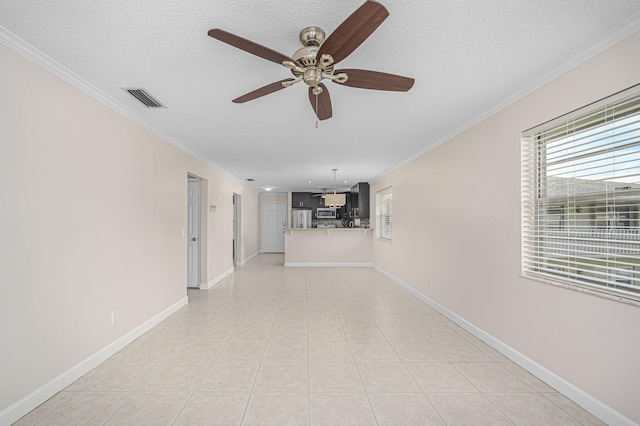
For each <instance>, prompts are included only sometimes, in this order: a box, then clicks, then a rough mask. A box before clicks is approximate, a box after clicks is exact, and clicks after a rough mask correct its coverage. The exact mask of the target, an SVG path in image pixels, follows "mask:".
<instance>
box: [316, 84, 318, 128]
mask: <svg viewBox="0 0 640 426" xmlns="http://www.w3.org/2000/svg"><path fill="white" fill-rule="evenodd" d="M317 128H318V94H317V93H316V129H317Z"/></svg>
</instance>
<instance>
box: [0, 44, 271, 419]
mask: <svg viewBox="0 0 640 426" xmlns="http://www.w3.org/2000/svg"><path fill="white" fill-rule="evenodd" d="M0 64H2V66H1V67H0V77H1V78H0V93H1V94H2V95H1V96H0V194H1V197H2V208H1V209H0V235H1V240H0V259H1V265H0V284H1V288H0V347H1V348H2V349H1V350H0V424H7V423H8V422H10V420H11V419H12V416H13V417H15V416H16V415H17V414H18V413H19V412H21V411H23V410H25V409H28V408H33V406H31V407H30V405H33V404H34V403H37V402H42V401H43V400H44V399H46V398H47V397H48V396H51V395H53V393H55V392H56V391H57V390H60V389H59V386H61V384H63V383H64V380H63V379H61V377H66V378H69V377H71V376H72V375H73V374H75V373H73V372H74V371H75V372H76V373H77V371H79V370H78V368H79V367H78V366H80V365H86V360H87V359H89V357H93V358H91V359H93V360H95V359H96V358H95V356H96V354H98V353H102V352H101V351H103V350H104V348H105V347H113V344H114V342H122V339H126V338H127V336H131V334H128V333H135V330H136V329H137V328H139V327H142V326H144V325H145V324H149V322H150V321H153V320H154V319H157V318H158V317H159V316H161V315H163V314H167V313H168V312H170V311H171V310H172V309H176V308H177V307H179V306H181V305H182V304H184V303H186V301H187V299H186V295H187V291H186V240H185V238H184V237H183V235H182V232H183V230H184V229H185V228H186V224H187V215H186V211H187V209H186V203H187V195H186V194H187V175H188V174H189V173H192V174H194V175H197V176H199V177H201V178H203V179H205V180H206V184H207V185H206V188H207V190H206V191H205V194H204V196H205V200H203V202H204V203H205V205H207V204H215V205H217V209H216V211H215V212H209V213H207V214H206V215H205V221H204V225H205V226H206V229H207V235H206V238H205V240H206V241H203V244H204V248H205V249H206V253H207V257H206V262H207V267H206V268H205V269H206V276H204V277H202V281H204V282H210V281H213V280H215V279H216V277H218V276H220V275H222V274H224V273H225V272H226V271H228V270H229V269H230V268H231V267H232V249H231V245H232V239H231V238H232V212H233V206H232V194H233V193H234V192H236V193H239V194H241V195H242V200H243V209H242V223H243V226H244V227H245V230H244V232H243V235H244V237H245V240H244V241H243V248H244V251H243V253H242V256H243V257H249V256H250V255H251V254H252V253H255V252H256V251H257V250H258V239H257V236H258V219H257V218H258V194H257V193H255V192H254V191H251V190H250V189H248V188H247V187H245V186H243V185H241V184H240V183H239V182H237V181H235V180H233V179H231V178H229V177H228V176H227V175H225V174H224V173H221V172H220V171H218V170H216V169H214V168H212V167H210V166H209V165H207V164H204V163H203V162H201V161H199V160H197V159H195V158H194V157H191V156H190V155H188V154H186V153H185V152H183V151H181V150H180V149H178V148H176V147H175V146H174V145H171V144H170V143H168V142H167V141H165V140H163V139H161V138H160V137H158V136H156V135H155V134H153V133H151V132H150V131H148V130H146V129H145V128H143V127H141V126H140V125H138V124H136V123H134V122H132V121H131V120H129V119H127V118H125V117H124V116H122V115H120V114H119V113H117V112H115V111H114V110H112V109H110V108H108V107H106V106H105V105H103V104H102V103H100V102H98V101H96V100H95V99H93V98H91V97H89V96H88V95H87V94H85V93H84V92H81V91H80V90H78V89H76V88H74V87H72V86H71V85H70V84H68V83H67V82H65V81H63V80H61V79H60V78H58V77H56V76H54V75H53V74H51V73H49V72H48V71H46V70H45V69H43V68H41V67H39V66H37V65H35V64H34V63H32V62H30V61H29V60H27V59H25V58H24V57H23V56H20V55H18V54H16V53H15V52H13V51H12V50H9V49H8V48H7V47H5V46H3V45H0ZM113 310H118V311H119V322H118V323H117V324H116V325H114V326H112V325H111V312H112V311H113ZM109 345H112V346H109ZM70 372H71V373H70ZM43 398H44V399H43ZM21 399H22V401H20V400H21ZM38 400H39V401H38ZM19 401H20V402H19ZM14 419H15V418H14Z"/></svg>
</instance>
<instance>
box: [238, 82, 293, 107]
mask: <svg viewBox="0 0 640 426" xmlns="http://www.w3.org/2000/svg"><path fill="white" fill-rule="evenodd" d="M292 80H293V78H285V79H284V80H280V81H276V82H275V83H271V84H267V85H266V86H264V87H261V88H259V89H256V90H254V91H253V92H249V93H247V94H246V95H242V96H240V97H239V98H236V99H234V100H232V101H231V102H233V103H236V104H243V103H245V102H248V101H252V100H254V99H257V98H261V97H262V96H265V95H268V94H270V93H273V92H277V91H278V90H281V89H284V86H283V85H282V82H283V81H292Z"/></svg>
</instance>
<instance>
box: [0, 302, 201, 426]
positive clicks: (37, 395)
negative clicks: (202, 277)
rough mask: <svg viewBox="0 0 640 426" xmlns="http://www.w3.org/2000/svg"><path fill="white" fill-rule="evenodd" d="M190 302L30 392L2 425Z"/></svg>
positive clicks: (3, 416)
mask: <svg viewBox="0 0 640 426" xmlns="http://www.w3.org/2000/svg"><path fill="white" fill-rule="evenodd" d="M187 303H189V299H188V298H187V297H186V296H185V297H184V298H182V299H180V300H178V301H177V302H176V303H174V304H173V305H171V306H169V307H168V308H166V309H165V310H163V311H162V312H160V313H159V314H157V315H155V316H153V317H152V318H150V319H149V320H147V321H145V322H143V323H142V324H140V325H139V326H137V327H136V328H134V329H133V330H131V331H129V332H128V333H126V334H125V335H123V336H122V337H119V338H118V339H116V340H115V341H113V342H111V343H110V344H108V345H107V346H105V347H104V348H102V349H100V350H99V351H98V352H96V353H94V354H93V355H90V356H89V357H87V358H85V359H84V360H82V361H80V362H79V363H78V364H76V365H75V366H73V367H71V368H70V369H68V370H67V371H65V372H64V373H62V374H60V375H59V376H58V377H56V378H55V379H53V380H51V381H50V382H48V383H45V384H44V385H42V386H40V387H39V388H38V389H36V390H35V391H33V392H31V393H30V394H29V395H27V396H25V397H24V398H22V399H20V400H19V401H17V402H15V403H13V404H11V405H10V406H8V407H7V408H5V409H4V410H2V411H1V412H0V425H3V426H4V425H10V424H12V423H14V422H16V421H18V420H19V419H20V418H21V417H23V416H24V415H26V414H28V413H29V412H30V411H31V410H33V409H35V408H36V407H38V406H39V405H40V404H42V403H43V402H45V401H46V400H48V399H49V398H51V397H52V396H54V395H55V394H56V393H58V392H60V391H61V390H63V389H64V388H66V387H67V386H69V385H70V384H71V383H73V382H75V381H76V380H78V379H79V378H80V377H82V376H84V375H85V374H86V373H88V372H89V371H91V370H93V369H94V368H96V367H97V366H98V365H100V364H101V363H102V362H104V361H106V360H107V359H108V358H109V357H111V356H112V355H114V354H116V353H117V352H118V351H120V350H121V349H123V348H124V347H125V346H127V345H128V344H129V343H131V342H133V341H134V340H136V339H137V338H138V337H140V336H142V335H143V334H144V333H146V332H147V331H149V330H151V329H152V328H153V327H155V326H156V325H158V324H160V323H161V322H162V321H163V320H165V319H166V318H167V317H169V315H171V314H173V313H174V312H176V311H177V310H178V309H180V308H182V307H183V306H184V305H186V304H187Z"/></svg>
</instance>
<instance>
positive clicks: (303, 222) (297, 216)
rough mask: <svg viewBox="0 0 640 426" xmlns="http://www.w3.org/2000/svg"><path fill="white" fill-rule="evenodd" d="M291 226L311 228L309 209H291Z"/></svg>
mask: <svg viewBox="0 0 640 426" xmlns="http://www.w3.org/2000/svg"><path fill="white" fill-rule="evenodd" d="M291 227H292V228H311V210H299V209H293V210H291Z"/></svg>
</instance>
